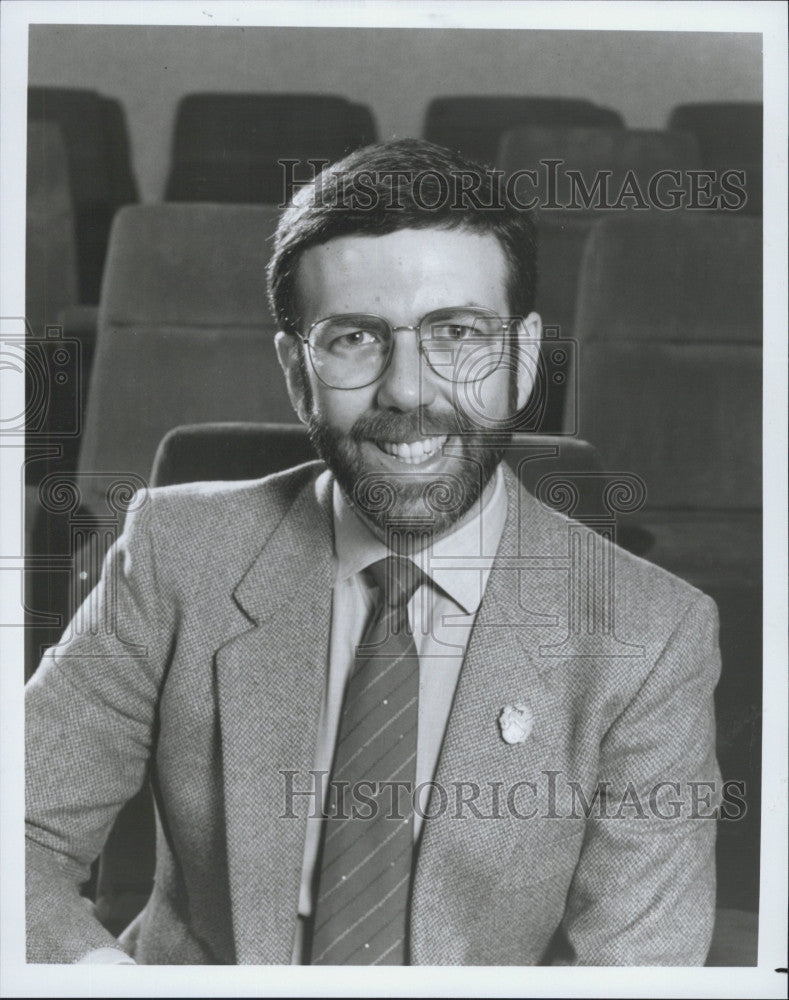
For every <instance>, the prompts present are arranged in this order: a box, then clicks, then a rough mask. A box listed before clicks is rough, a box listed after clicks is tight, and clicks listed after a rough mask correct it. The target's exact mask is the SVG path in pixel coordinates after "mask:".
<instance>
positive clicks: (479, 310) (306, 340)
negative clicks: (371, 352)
mask: <svg viewBox="0 0 789 1000" xmlns="http://www.w3.org/2000/svg"><path fill="white" fill-rule="evenodd" d="M453 310H457V311H458V312H461V311H464V310H465V311H466V312H470V313H474V314H477V315H479V316H487V317H492V318H494V319H497V320H498V321H499V323H500V324H501V329H502V332H503V334H504V338H502V339H503V340H504V339H505V338H506V336H507V334H509V333H511V332H512V325H513V323H515V322H518V321H520V320H521V317H520V316H510V318H509V319H507V320H504V319H502V318H501V316H499V314H498V313H497V312H495V311H494V310H493V309H485V308H483V307H482V306H444V307H442V308H440V309H431V310H430V312H427V313H425V315H424V316H423V317H422V318H421V319H420V320H419V322H418V323H416V324H415V325H401V326H393V325H392V324H391V323H390V322H389V320H388V319H387V318H386V317H385V316H378V315H377V314H376V313H364V312H357V313H333V314H332V315H330V316H323V317H321V318H320V319H316V320H315V322H314V323H312V324H311V325H310V328H309V330H307V333H306V334H301V333H298V332H295V331H294V333H293V336H295V337H296V338H297V339H298V340H300V341H301V342H302V343H303V344H305V345H306V347H307V356H308V357H309V359H310V366H311V367H312V370H313V372H314V373H315V377H316V378H317V379H318V381H319V382H321V383H322V384H323V385H325V386H326V387H327V388H329V389H337V390H338V391H340V392H345V391H352V390H354V389H366V388H367V387H368V386H370V385H373V384H374V383H375V382H377V381H378V379H379V378H381V377H382V376H383V374H384V373H385V372H386V370H387V368H388V367H389V365H390V364H391V361H392V356H393V354H394V340H395V338H394V335H395V334H396V333H397V332H398V331H399V330H413V331H414V333H415V334H416V335H417V345H418V349H419V353H420V355H421V356H422V357H423V358H424V359H425V361H426V362H427V366H428V368H429V369H430V370H431V371H432V372H435V374H436V375H438V377H439V378H441V379H444V381H445V382H451V383H453V384H457V383H458V380H457V379H453V378H450V377H449V376H448V375H442V373H441V372H440V371H439V370H438V369H437V368H436V367H435V366H434V365H433V364H432V362H431V361H430V358H429V357H428V356H427V354H426V353H425V350H424V343H425V337H424V336H423V335H422V333H421V329H422V324H423V323H424V322H425V320H426V319H429V318H430V317H431V316H434V315H437V314H439V313H449V312H452V311H453ZM351 316H353V317H357V316H358V317H368V318H370V319H375V320H379V321H380V322H382V323H384V324H386V328H387V329H388V330H389V334H390V336H389V351H388V353H387V356H386V360H385V361H384V363H383V366H382V367H381V370H380V372H379V373H378V374H377V375H376V376H375V378H372V379H370V381H369V382H364V383H363V384H362V385H353V386H351V385H332V384H331V383H330V382H327V381H326V380H325V379H323V378H321V375H320V372H319V371H318V369H317V367H316V366H315V360H314V358H313V356H312V351H313V348H312V345H311V344H310V336H311V334H312V331H313V330H314V329H315V327H316V326H319V325H320V324H321V323H328V322H329V321H330V320H334V319H345V318H347V317H351ZM503 356H504V347H503V346H502V351H501V356H500V358H499V360H501V357H503ZM487 377H488V376H487V375H481V376H479V378H476V379H463V380H462V381H463V383H464V384H473V383H474V382H481V381H482V380H483V379H485V378H487Z"/></svg>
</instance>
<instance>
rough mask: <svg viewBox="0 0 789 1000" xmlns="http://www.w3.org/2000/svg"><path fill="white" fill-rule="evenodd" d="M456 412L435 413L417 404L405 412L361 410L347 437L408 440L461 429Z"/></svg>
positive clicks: (365, 439) (437, 435) (355, 438)
mask: <svg viewBox="0 0 789 1000" xmlns="http://www.w3.org/2000/svg"><path fill="white" fill-rule="evenodd" d="M464 429H465V428H464V425H463V423H462V422H461V421H460V420H459V415H458V414H455V413H446V414H442V413H435V412H431V411H430V410H428V409H423V408H421V407H420V408H419V409H416V410H412V411H410V412H409V413H397V412H396V411H381V412H380V413H363V414H362V415H361V416H360V417H357V419H356V420H355V421H354V423H353V426H352V427H351V429H350V432H349V437H350V438H351V439H352V440H353V441H367V440H370V439H372V440H374V441H409V440H415V439H417V438H421V437H440V436H441V435H442V434H447V435H449V434H458V433H460V432H462V431H463V430H464Z"/></svg>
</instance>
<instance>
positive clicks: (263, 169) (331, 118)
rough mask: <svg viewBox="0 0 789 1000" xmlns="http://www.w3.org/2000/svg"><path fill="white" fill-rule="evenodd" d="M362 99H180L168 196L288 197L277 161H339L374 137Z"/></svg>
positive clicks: (275, 200)
mask: <svg viewBox="0 0 789 1000" xmlns="http://www.w3.org/2000/svg"><path fill="white" fill-rule="evenodd" d="M375 138H376V129H375V122H374V121H373V117H372V113H371V112H370V109H369V108H367V107H366V106H365V105H360V104H352V103H351V102H349V101H347V100H345V98H343V97H337V96H334V95H330V94H264V93H261V94H232V93H228V94H213V93H200V94H188V95H187V96H186V97H184V98H183V99H182V101H181V102H180V104H179V106H178V112H177V116H176V122H175V131H174V136H173V150H172V162H171V168H170V174H169V177H168V180H167V186H166V190H165V200H166V201H210V202H224V203H236V204H240V203H251V202H254V203H270V204H275V205H276V204H284V201H285V200H286V196H287V194H288V191H287V190H286V185H285V172H284V170H283V167H282V166H281V165H280V163H279V161H280V160H282V159H291V160H297V161H299V162H298V163H297V164H296V165H295V167H293V168H292V169H293V177H294V178H295V180H297V181H304V180H312V178H313V176H314V174H315V172H316V171H315V168H313V167H312V166H310V165H309V163H308V160H310V159H323V160H329V161H334V160H337V159H340V158H341V157H342V156H344V155H345V154H346V153H349V152H351V151H352V150H353V149H357V148H359V147H360V146H366V145H368V144H369V143H371V142H374V141H375Z"/></svg>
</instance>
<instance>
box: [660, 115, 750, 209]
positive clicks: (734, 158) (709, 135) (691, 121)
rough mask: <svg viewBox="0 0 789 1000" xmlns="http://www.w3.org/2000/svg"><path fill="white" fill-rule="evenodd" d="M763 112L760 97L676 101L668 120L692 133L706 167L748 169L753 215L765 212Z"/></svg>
mask: <svg viewBox="0 0 789 1000" xmlns="http://www.w3.org/2000/svg"><path fill="white" fill-rule="evenodd" d="M763 115H764V108H763V106H762V104H761V102H759V101H714V102H708V103H698V104H680V105H677V107H675V108H674V110H673V111H672V112H671V115H670V116H669V120H668V127H669V128H671V129H682V130H684V131H686V132H692V133H693V135H694V136H695V137H696V140H697V142H698V144H699V149H700V150H701V159H702V161H703V163H702V166H703V167H704V168H705V169H707V170H715V171H717V172H722V171H726V170H744V171H745V175H746V177H745V189H746V191H747V192H748V202H747V204H746V205H745V206H744V211H746V212H747V213H749V214H751V215H761V212H762V135H763V125H762V119H763Z"/></svg>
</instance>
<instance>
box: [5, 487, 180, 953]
mask: <svg viewBox="0 0 789 1000" xmlns="http://www.w3.org/2000/svg"><path fill="white" fill-rule="evenodd" d="M151 497H152V494H148V495H147V499H145V501H144V502H143V503H142V505H141V506H140V508H139V509H138V510H137V511H136V512H134V513H130V514H129V516H128V520H127V526H126V530H125V531H124V533H123V535H122V536H121V538H120V539H119V540H118V541H117V542H116V544H115V545H114V547H113V548H112V549H111V550H110V552H109V554H108V555H107V558H106V560H105V563H104V567H103V571H102V576H101V580H100V582H99V584H98V586H97V587H96V589H95V590H94V591H93V592H92V593H91V594H90V595H89V596H88V598H87V599H86V601H85V603H84V604H83V605H82V607H81V608H80V609H79V611H78V612H77V614H76V615H75V617H74V619H73V620H72V622H71V623H70V625H69V627H68V629H67V630H66V633H65V635H64V637H63V639H62V640H61V642H60V643H59V644H58V645H57V646H55V647H53V648H52V649H51V650H49V651H48V652H47V654H46V655H45V656H44V658H43V659H42V662H41V665H40V666H39V668H38V670H37V672H36V673H35V674H34V676H33V677H32V678H31V680H30V681H29V683H28V685H27V688H26V691H25V716H26V730H25V747H26V823H25V835H26V859H27V861H26V864H27V871H26V883H27V884H26V895H27V901H26V918H27V957H28V961H30V962H60V963H63V962H74V961H78V960H79V959H81V958H84V956H85V955H86V954H87V953H89V952H91V951H92V950H94V949H97V948H106V947H114V948H118V949H120V945H119V944H118V942H117V941H116V939H115V938H114V937H112V935H110V934H109V933H108V932H107V931H106V930H105V929H104V928H103V927H102V925H101V924H100V923H99V922H98V921H97V920H96V918H95V917H94V915H93V910H92V906H91V904H90V902H89V901H88V900H86V899H84V898H83V897H81V896H80V892H79V889H80V885H81V884H82V883H83V882H84V881H85V880H86V879H87V878H88V875H89V872H90V865H91V862H92V861H93V860H94V859H95V858H96V857H97V855H98V854H99V852H100V851H101V848H102V846H103V843H104V841H105V839H106V837H107V834H108V832H109V830H110V828H111V826H112V823H113V821H114V819H115V816H116V814H117V813H118V811H119V810H120V808H121V806H122V805H123V803H124V802H125V801H126V800H127V799H129V798H131V796H133V795H134V794H135V792H136V791H137V790H138V789H139V788H140V787H141V785H142V783H143V780H144V778H145V774H146V769H147V767H148V761H149V756H150V753H151V748H152V743H153V727H154V718H155V711H156V703H157V695H158V691H159V687H160V685H161V682H162V678H163V676H164V668H165V665H166V662H167V657H168V649H169V646H170V643H171V635H172V621H173V614H172V611H171V608H170V607H169V606H168V604H167V601H166V599H165V598H164V597H163V596H162V594H161V593H160V588H159V586H158V584H157V577H156V567H155V562H154V551H153V550H154V546H153V545H152V542H151V537H150V521H151V517H152V507H153V503H152V499H151Z"/></svg>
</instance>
